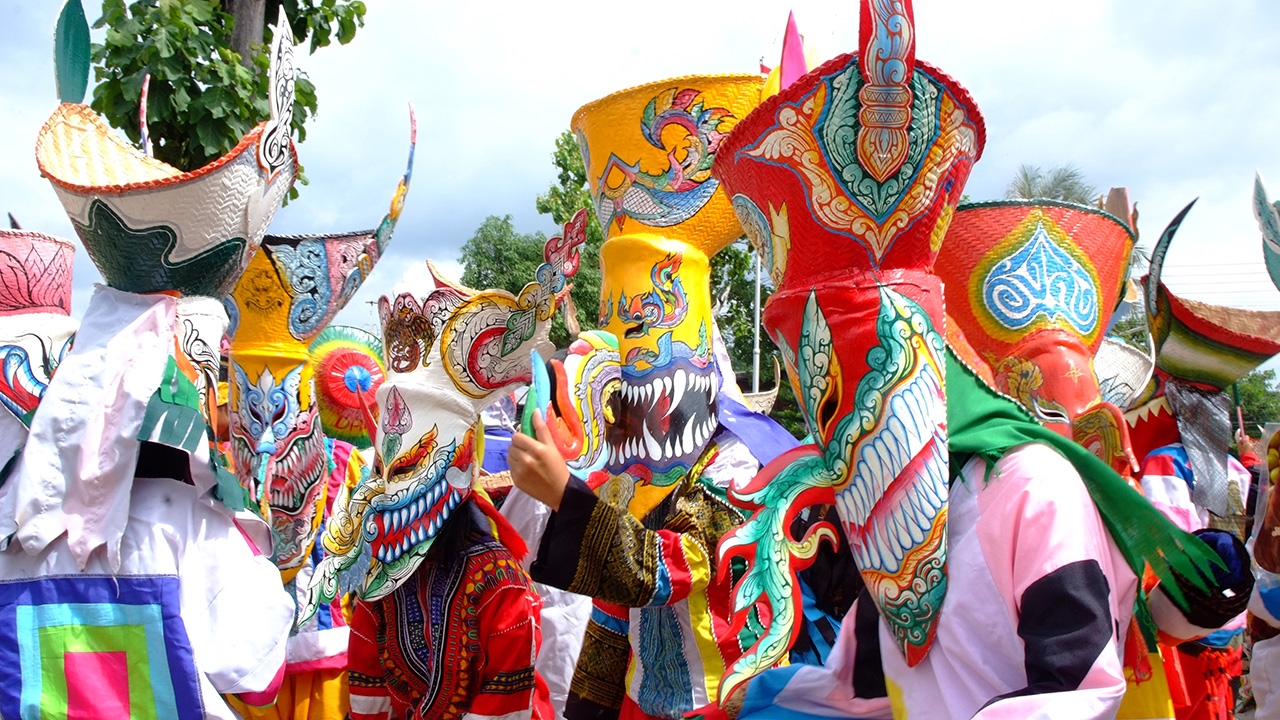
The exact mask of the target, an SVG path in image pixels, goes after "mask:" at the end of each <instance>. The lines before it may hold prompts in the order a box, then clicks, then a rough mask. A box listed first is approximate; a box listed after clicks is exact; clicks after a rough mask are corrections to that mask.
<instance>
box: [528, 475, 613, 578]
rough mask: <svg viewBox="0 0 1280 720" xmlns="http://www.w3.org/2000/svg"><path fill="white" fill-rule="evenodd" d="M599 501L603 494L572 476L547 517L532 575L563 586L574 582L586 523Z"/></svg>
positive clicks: (530, 569) (530, 572) (530, 574)
mask: <svg viewBox="0 0 1280 720" xmlns="http://www.w3.org/2000/svg"><path fill="white" fill-rule="evenodd" d="M599 502H600V498H599V497H597V496H596V494H595V493H594V492H591V488H589V487H587V484H586V483H584V482H582V481H581V480H579V479H577V478H572V477H571V478H569V484H568V485H567V486H565V489H564V498H562V499H561V500H560V509H559V510H558V511H556V512H553V513H551V516H550V517H549V518H547V529H546V530H545V531H544V532H543V533H542V542H541V543H539V545H538V558H537V559H536V560H534V561H533V564H532V565H530V567H529V576H530V577H532V578H533V579H534V580H535V581H537V582H540V583H542V584H544V585H550V586H551V587H555V588H560V589H561V590H567V589H568V588H569V586H570V585H572V584H573V578H574V575H576V574H577V571H578V563H579V559H580V557H581V555H582V543H583V540H584V538H585V537H586V534H587V525H588V524H589V523H590V520H591V515H592V513H594V512H595V509H596V505H597V504H598V503H599Z"/></svg>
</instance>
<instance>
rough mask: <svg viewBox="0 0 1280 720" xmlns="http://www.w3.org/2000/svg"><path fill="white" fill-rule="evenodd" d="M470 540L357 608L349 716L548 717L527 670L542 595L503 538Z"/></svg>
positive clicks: (536, 681) (539, 686)
mask: <svg viewBox="0 0 1280 720" xmlns="http://www.w3.org/2000/svg"><path fill="white" fill-rule="evenodd" d="M463 509H464V510H465V509H467V508H466V507H464V508H463ZM460 514H462V515H467V514H469V513H460ZM458 519H459V520H461V519H463V518H458ZM472 543H473V544H471V546H470V547H469V548H468V549H467V550H465V551H464V553H463V555H462V557H460V558H458V559H457V560H456V561H455V562H453V563H449V564H447V565H446V564H441V563H437V562H433V561H432V560H430V559H429V560H427V561H426V562H424V563H423V564H422V567H421V568H420V569H419V571H418V572H416V573H414V574H413V575H412V576H411V577H410V578H409V579H408V580H406V581H405V583H404V584H402V585H400V586H399V587H397V588H396V589H395V591H394V592H392V594H391V595H389V596H387V597H385V598H382V599H381V600H378V601H375V602H372V603H364V602H361V603H359V604H357V605H356V612H355V619H354V621H353V626H352V630H353V633H352V637H351V650H350V658H351V664H350V671H351V674H350V683H351V716H352V717H353V718H355V719H356V720H365V719H366V718H367V719H370V720H372V719H374V718H387V717H411V718H417V717H423V718H433V719H434V718H440V719H442V720H447V719H448V718H460V717H471V718H481V717H503V718H505V717H507V716H509V715H510V716H512V717H519V716H517V715H515V713H527V714H524V715H522V716H523V717H532V718H548V719H549V718H553V717H555V713H554V712H553V711H552V709H551V705H550V701H549V700H548V697H547V690H546V685H545V684H544V683H543V682H542V679H541V678H539V677H537V675H535V673H534V670H533V661H534V658H536V657H537V654H538V647H539V646H540V645H541V644H542V636H541V633H540V631H539V629H538V615H539V612H540V610H541V607H542V601H541V599H540V598H539V597H538V596H537V594H536V593H534V592H533V590H532V589H531V587H530V584H529V578H528V576H527V575H526V574H525V572H524V570H523V569H522V568H521V567H520V564H519V563H518V562H516V560H515V559H514V558H513V557H512V555H511V552H510V551H509V550H508V549H507V548H506V546H505V545H503V544H502V543H500V542H499V541H497V540H495V539H493V538H492V537H491V536H490V537H486V536H479V537H475V538H473V540H472Z"/></svg>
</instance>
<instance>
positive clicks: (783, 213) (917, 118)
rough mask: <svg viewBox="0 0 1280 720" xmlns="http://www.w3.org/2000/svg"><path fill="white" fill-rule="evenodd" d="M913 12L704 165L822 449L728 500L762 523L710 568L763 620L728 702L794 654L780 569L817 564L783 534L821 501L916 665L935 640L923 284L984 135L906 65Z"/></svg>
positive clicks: (807, 548) (867, 6) (934, 498)
mask: <svg viewBox="0 0 1280 720" xmlns="http://www.w3.org/2000/svg"><path fill="white" fill-rule="evenodd" d="M905 8H906V9H905V11H904V10H903V8H902V6H892V7H890V6H888V5H887V4H884V5H882V4H880V3H867V2H864V3H863V4H862V24H861V26H860V40H861V48H862V53H861V54H860V55H842V56H840V57H837V58H835V59H833V60H831V61H829V62H827V63H826V64H824V65H822V66H820V67H819V68H817V69H816V70H814V71H813V72H811V73H809V74H808V75H806V76H805V77H803V78H801V79H800V80H798V81H797V82H796V83H795V84H794V85H791V86H790V87H788V88H784V89H783V90H782V91H781V92H780V93H779V94H778V95H776V96H774V97H772V98H769V99H768V100H766V101H765V102H764V103H762V104H761V106H760V107H759V108H758V109H757V110H756V111H755V112H753V113H752V114H751V115H749V116H748V117H747V118H745V119H744V120H742V121H741V122H739V124H738V126H737V128H735V130H734V132H733V135H731V136H730V137H729V139H728V140H727V141H726V143H725V145H724V146H723V147H722V148H721V149H720V153H719V157H718V158H717V160H716V164H715V168H714V172H715V176H716V177H718V178H719V179H720V180H721V181H722V183H723V184H724V187H725V191H726V192H727V193H728V195H729V197H730V198H731V200H732V203H733V207H734V209H735V210H737V212H738V217H739V218H740V219H741V221H742V225H743V227H744V228H746V230H747V236H748V238H750V239H751V242H752V244H753V245H754V246H755V247H756V250H757V252H759V253H760V254H761V257H762V259H763V260H764V262H765V265H766V266H767V268H768V269H769V272H770V275H771V276H772V278H773V280H774V283H775V285H776V290H775V291H774V293H773V295H772V296H771V297H770V298H769V302H768V304H767V305H766V307H765V311H764V325H765V329H766V330H767V331H768V332H769V335H770V337H772V338H773V340H774V342H775V343H776V344H777V345H778V347H779V348H780V349H781V351H782V355H783V359H784V361H785V363H786V365H787V371H788V374H789V375H790V378H791V382H792V384H793V387H794V388H795V391H796V398H797V399H798V400H799V402H800V406H801V410H802V414H803V416H804V418H805V421H806V423H807V424H808V427H809V430H810V431H811V433H812V434H813V438H814V440H815V443H816V445H811V446H804V447H801V448H797V449H796V450H793V451H790V452H788V453H786V454H784V455H782V456H780V457H779V458H778V459H777V460H775V461H774V462H773V463H770V465H768V466H766V468H765V469H764V470H763V471H762V472H761V474H760V475H758V476H757V477H756V478H755V479H754V480H752V481H751V482H750V483H748V484H747V485H746V486H745V487H742V488H737V489H736V493H737V494H738V495H739V496H740V497H742V498H744V499H745V500H746V501H747V502H750V503H752V504H754V505H756V506H757V507H759V508H761V509H760V510H759V511H758V512H757V513H756V515H754V516H753V517H752V518H751V519H750V520H749V521H748V522H747V523H746V524H744V525H743V526H741V527H739V528H738V529H736V530H735V531H734V532H733V533H732V534H731V535H730V536H728V538H727V539H726V540H725V541H724V542H723V543H722V545H721V549H722V561H723V562H728V559H729V558H734V557H738V558H742V559H743V560H745V561H746V562H747V563H748V571H747V575H746V576H745V577H744V578H743V579H742V580H741V582H740V584H739V597H738V606H737V608H736V612H738V613H740V614H739V615H738V619H739V621H740V620H741V618H742V617H743V615H742V614H745V613H747V612H748V611H750V610H751V609H752V608H753V607H754V606H756V605H761V606H763V609H762V611H765V612H768V616H769V617H771V618H772V621H771V627H770V628H769V630H768V632H767V633H766V634H765V636H764V637H763V638H762V639H761V640H760V642H759V643H758V644H757V645H756V646H755V647H754V648H753V649H752V651H749V652H748V653H747V654H745V655H744V656H743V658H742V659H741V660H739V661H738V662H737V663H736V664H735V665H734V667H733V669H732V670H731V671H730V673H729V674H728V675H726V677H725V680H724V684H723V686H722V695H724V696H727V695H728V694H729V693H731V692H732V691H733V688H735V687H736V686H737V685H738V684H740V683H741V682H743V681H744V679H745V678H747V677H750V676H751V675H753V674H755V673H756V672H758V671H760V670H762V669H763V668H766V667H768V666H769V665H770V664H772V663H774V662H776V661H777V660H778V659H780V658H781V657H782V654H783V652H785V649H786V648H787V647H788V646H789V645H790V642H789V640H790V638H791V637H792V633H793V632H794V631H795V630H796V622H795V619H796V617H797V614H798V612H799V604H798V603H799V593H798V592H794V591H793V590H794V584H795V582H794V576H793V575H790V574H789V573H790V571H789V570H786V569H783V568H786V567H788V566H789V565H790V564H791V563H790V562H788V558H787V557H786V556H787V555H793V556H795V557H796V558H799V559H801V560H803V559H805V558H811V557H812V556H813V552H814V551H815V550H816V541H815V539H814V536H812V535H810V536H808V537H807V538H806V539H804V540H802V541H795V540H792V539H791V536H790V531H789V527H790V523H791V519H792V518H793V517H794V516H795V514H796V513H797V512H798V511H799V510H800V508H801V507H803V506H804V505H807V504H809V502H813V501H819V502H820V501H822V500H821V499H820V498H821V496H822V495H823V493H826V494H827V498H826V499H827V501H829V502H834V503H835V505H836V507H837V509H838V511H839V514H840V519H841V522H842V524H843V530H844V532H845V535H846V536H847V538H848V540H849V545H850V548H851V549H852V551H853V555H854V558H855V560H856V561H857V563H858V567H859V569H860V570H861V573H862V577H863V579H864V581H865V582H866V585H867V588H868V589H869V590H870V592H871V594H872V597H873V598H874V600H875V601H876V603H877V605H878V607H879V609H880V613H881V616H882V617H883V619H884V621H885V623H886V625H887V627H888V628H889V630H890V632H891V634H892V636H893V637H894V639H895V641H896V644H897V646H898V650H899V651H900V652H902V653H903V655H904V656H905V658H906V661H907V663H908V664H909V665H915V664H917V663H919V662H920V661H921V660H922V659H923V658H924V656H925V654H926V653H927V652H928V650H929V647H930V646H931V644H932V642H933V638H934V635H935V632H936V628H937V619H938V613H939V611H940V609H941V606H942V601H943V597H944V595H945V592H946V586H947V579H946V578H947V576H946V515H947V476H948V475H947V472H948V469H947V460H948V454H947V435H946V405H945V395H944V391H943V388H944V385H943V383H944V378H943V367H944V365H943V360H944V358H943V352H944V345H943V338H944V336H945V320H944V315H943V297H942V284H941V283H940V282H939V280H938V278H937V277H936V276H935V275H934V274H933V272H932V269H933V262H934V259H935V256H936V253H937V251H938V248H939V246H940V245H941V244H942V239H943V236H944V235H945V233H946V231H947V226H948V223H949V222H950V220H951V216H952V212H953V210H954V208H955V206H956V203H957V202H959V200H960V196H961V194H962V192H963V189H964V184H965V180H966V179H967V178H968V175H969V169H970V167H971V166H972V164H973V163H974V162H975V161H976V160H977V159H978V156H979V155H980V153H981V151H982V146H983V141H984V135H983V124H982V118H981V116H980V115H979V114H978V111H977V108H976V106H975V105H974V103H973V100H972V99H971V98H970V97H969V95H968V93H967V92H965V90H964V89H963V88H961V87H960V86H959V85H958V84H956V83H955V81H953V80H952V79H951V78H949V77H947V76H946V75H945V74H943V73H941V72H939V71H938V70H936V69H934V68H932V67H930V66H928V65H926V64H925V63H923V62H918V61H916V60H915V54H914V28H913V25H912V18H911V14H910V5H909V4H905ZM788 461H789V462H788ZM764 558H768V560H767V561H766V560H764Z"/></svg>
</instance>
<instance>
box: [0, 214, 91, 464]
mask: <svg viewBox="0 0 1280 720" xmlns="http://www.w3.org/2000/svg"><path fill="white" fill-rule="evenodd" d="M75 251H76V249H75V246H74V245H72V244H71V243H69V242H67V241H66V240H62V239H61V238H55V237H50V236H48V235H42V234H40V233H34V232H27V231H25V230H0V275H2V276H3V282H2V283H0V405H3V406H4V408H3V409H2V410H0V468H3V467H4V464H6V463H8V462H9V460H10V458H12V457H13V456H14V454H15V453H17V452H19V451H20V450H21V449H22V446H23V444H25V442H26V439H27V428H28V427H30V425H31V416H32V415H34V414H35V411H36V407H37V406H38V405H39V404H40V399H41V398H42V397H44V392H45V390H47V389H48V387H49V380H50V378H51V377H52V376H53V371H54V370H56V369H57V367H58V363H60V362H62V358H63V356H65V355H66V353H67V349H68V348H69V347H70V346H71V339H72V337H73V336H74V335H75V331H76V326H77V323H76V321H75V320H73V319H72V318H70V317H69V315H70V312H71V264H72V260H73V258H74V256H75ZM3 474H4V471H3V470H0V477H2V476H3Z"/></svg>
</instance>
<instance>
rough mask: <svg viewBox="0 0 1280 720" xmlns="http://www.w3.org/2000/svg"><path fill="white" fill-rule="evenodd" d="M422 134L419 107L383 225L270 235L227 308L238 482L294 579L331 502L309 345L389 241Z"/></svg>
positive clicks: (288, 575) (282, 566) (277, 556)
mask: <svg viewBox="0 0 1280 720" xmlns="http://www.w3.org/2000/svg"><path fill="white" fill-rule="evenodd" d="M416 135H417V125H416V123H415V122H414V120H413V114H412V109H411V110H410V142H409V160H408V165H407V167H406V169H405V172H404V174H403V175H402V176H401V178H400V180H399V182H398V183H397V185H396V189H395V192H394V193H393V195H392V199H391V203H390V209H389V210H388V212H387V214H386V215H385V216H383V218H382V220H381V222H380V223H379V224H378V225H377V226H376V227H374V228H372V229H369V230H361V231H356V232H344V233H329V234H319V235H268V236H267V237H266V238H265V239H264V240H263V241H262V247H261V249H260V250H259V252H258V253H257V255H255V256H254V257H253V259H252V260H251V261H250V263H249V266H248V269H247V270H245V272H244V275H243V276H242V277H241V278H240V280H239V282H238V283H237V284H236V287H235V290H234V291H233V292H232V293H231V296H230V297H229V298H228V299H227V302H226V306H227V311H228V315H229V316H230V317H231V322H232V328H231V332H232V334H233V335H232V340H231V349H230V365H231V367H230V372H229V375H230V380H231V382H230V383H229V384H230V400H229V403H228V410H229V411H230V415H231V441H232V442H231V448H232V453H233V456H234V457H235V471H236V476H237V478H238V479H239V481H240V484H241V486H243V487H244V488H245V489H246V490H247V491H248V492H249V493H250V496H251V497H253V498H254V499H255V500H257V502H258V505H259V507H260V508H261V509H262V514H263V515H264V516H266V517H268V518H270V521H271V524H272V529H273V530H274V539H275V541H276V553H275V560H276V564H277V565H278V566H279V567H280V569H281V571H282V573H283V574H284V579H285V581H286V582H287V581H288V580H289V579H291V577H292V574H293V573H296V572H297V571H298V569H299V568H300V567H301V566H302V565H303V563H304V562H305V561H306V558H307V557H308V556H309V554H310V552H311V548H312V547H313V543H314V540H315V537H316V534H317V533H318V532H319V528H320V520H321V516H322V514H323V513H322V508H323V507H324V504H325V493H326V490H325V479H326V477H327V473H326V472H324V471H323V470H324V468H325V467H326V465H327V460H326V459H325V457H324V455H325V452H326V451H325V444H324V442H323V435H322V432H321V429H322V425H323V417H322V410H321V407H320V405H319V403H317V401H316V393H315V390H316V384H315V381H314V373H315V370H316V367H315V362H314V360H313V357H312V354H311V350H310V348H309V346H310V345H311V343H312V341H313V340H315V338H316V337H317V336H318V335H320V333H321V331H322V330H324V328H325V327H326V326H327V325H328V324H329V322H330V321H331V320H332V319H333V317H334V316H335V315H336V314H337V313H338V312H339V311H340V310H341V309H342V308H343V307H345V306H346V304H347V302H348V301H349V300H350V299H351V298H352V296H354V295H355V293H356V291H357V290H359V288H360V286H361V284H362V283H363V282H364V280H365V279H366V278H367V277H368V276H369V273H370V272H371V271H372V270H373V267H374V265H375V263H377V261H378V259H379V258H380V257H381V256H382V254H383V252H384V251H385V249H386V247H387V244H388V243H389V242H390V241H391V238H392V236H393V234H394V231H395V226H396V223H397V221H398V220H399V217H400V213H401V210H402V209H403V207H404V200H405V196H406V193H407V192H408V188H409V183H410V181H411V179H412V175H413V157H414V148H415V146H416ZM322 387H323V385H322ZM368 399H369V400H370V401H372V396H368Z"/></svg>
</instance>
